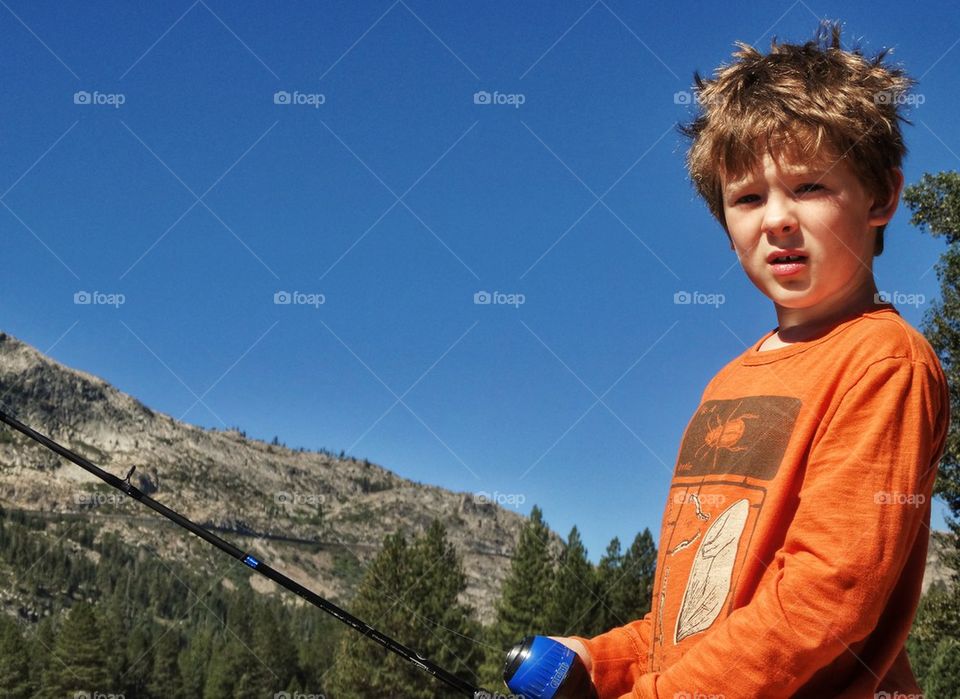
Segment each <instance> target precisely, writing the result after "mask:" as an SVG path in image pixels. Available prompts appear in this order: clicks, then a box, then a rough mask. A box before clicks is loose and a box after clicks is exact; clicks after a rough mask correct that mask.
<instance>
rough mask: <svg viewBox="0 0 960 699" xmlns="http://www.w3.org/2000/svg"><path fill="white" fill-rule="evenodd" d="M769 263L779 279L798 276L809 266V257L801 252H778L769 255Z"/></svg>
mask: <svg viewBox="0 0 960 699" xmlns="http://www.w3.org/2000/svg"><path fill="white" fill-rule="evenodd" d="M767 262H768V263H769V264H770V266H771V267H772V268H773V273H774V274H775V275H777V276H778V277H782V276H788V275H792V274H797V273H799V272H801V271H803V269H805V268H806V266H807V255H806V253H804V252H803V251H801V250H776V251H774V252H771V253H770V254H769V255H767Z"/></svg>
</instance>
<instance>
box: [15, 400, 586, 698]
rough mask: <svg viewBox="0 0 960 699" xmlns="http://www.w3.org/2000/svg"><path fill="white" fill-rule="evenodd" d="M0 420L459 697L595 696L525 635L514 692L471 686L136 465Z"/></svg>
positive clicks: (571, 660) (548, 645) (570, 661)
mask: <svg viewBox="0 0 960 699" xmlns="http://www.w3.org/2000/svg"><path fill="white" fill-rule="evenodd" d="M0 422H4V423H6V424H7V425H9V426H10V427H12V428H14V429H15V430H17V431H19V432H22V433H23V434H25V435H26V436H27V437H29V438H30V439H32V440H34V441H36V442H39V443H40V444H42V445H43V446H45V447H46V448H47V449H50V450H51V451H53V452H55V453H57V454H59V455H60V456H62V457H64V458H65V459H69V460H70V461H72V462H73V463H75V464H76V465H77V466H79V467H80V468H82V469H84V470H85V471H88V472H89V473H92V474H93V475H94V476H96V477H97V478H99V479H100V480H102V481H103V482H105V483H106V484H107V485H110V486H113V487H114V488H116V489H117V490H119V491H120V492H122V493H124V494H125V495H127V496H129V497H131V498H133V499H134V500H136V501H137V502H139V503H141V504H143V505H146V506H147V507H149V508H150V509H151V510H153V511H154V512H156V513H158V514H160V515H162V516H164V517H166V518H167V519H169V520H170V521H171V522H173V523H174V524H177V525H179V526H181V527H183V528H184V529H186V530H187V531H189V532H190V533H192V534H195V535H197V536H199V537H200V538H201V539H203V540H204V541H206V542H207V543H210V544H213V545H214V546H216V547H217V548H218V549H220V550H221V551H223V552H224V553H227V554H229V555H231V556H233V557H234V558H236V559H237V560H238V561H240V562H242V563H243V564H244V565H246V566H248V567H250V568H252V569H253V570H255V571H257V572H258V573H260V574H261V575H263V576H264V577H265V578H267V579H269V580H272V581H273V582H275V583H277V584H278V585H280V586H281V587H283V588H285V589H287V590H289V591H290V592H292V593H294V594H295V595H298V596H299V597H302V598H303V599H305V600H306V601H307V602H309V603H310V604H312V605H314V606H315V607H319V608H320V609H322V610H323V611H325V612H326V613H327V614H330V615H331V616H333V617H335V618H337V619H339V620H340V621H342V622H343V623H344V624H346V625H347V626H350V627H351V628H353V629H355V630H356V631H359V632H360V633H362V634H363V635H364V636H366V637H367V638H370V639H372V640H374V641H376V642H377V643H379V644H380V645H381V646H383V647H384V648H386V649H387V650H389V651H391V652H392V653H396V654H397V655H399V656H400V657H401V658H403V659H404V660H406V661H408V662H410V663H412V664H414V665H416V666H417V667H419V668H420V669H421V670H423V671H424V672H426V673H428V674H430V675H433V677H435V678H436V679H438V680H440V681H441V682H443V683H444V684H446V685H447V686H449V687H451V688H452V689H454V690H456V691H457V692H459V693H460V695H461V696H466V697H472V698H473V699H595V698H596V696H597V694H596V690H595V688H594V686H593V684H592V682H591V679H590V673H589V672H588V671H587V670H586V667H585V666H584V664H583V661H582V660H581V659H580V657H579V656H578V655H577V654H576V653H575V652H573V651H572V650H570V649H569V648H567V647H566V646H564V645H563V644H561V643H559V642H557V641H555V640H553V639H552V638H549V637H547V636H527V637H526V638H524V639H523V640H522V641H520V642H519V643H517V644H516V645H515V646H514V647H513V648H512V649H511V650H510V652H509V653H508V654H507V657H506V662H505V663H504V668H503V680H504V683H505V684H506V685H507V686H508V687H509V688H510V690H511V692H513V694H509V695H505V694H501V693H499V692H490V691H488V690H486V689H483V688H481V687H476V686H474V685H472V684H470V683H469V682H467V681H466V680H464V679H462V678H460V677H457V676H456V675H454V674H453V673H451V672H448V671H447V670H444V669H443V668H442V667H440V666H439V665H437V664H435V663H433V662H431V661H429V660H427V659H426V658H424V657H423V656H422V655H420V654H419V653H417V652H416V651H415V650H412V649H410V648H407V647H406V646H405V645H403V644H402V643H400V642H399V641H395V640H394V639H392V638H390V637H389V636H387V635H386V634H384V633H381V632H380V631H378V630H377V629H375V628H373V627H372V626H370V624H368V623H366V622H365V621H362V620H360V619H358V618H357V617H355V616H353V615H352V614H350V613H349V612H347V611H346V610H343V609H341V608H340V607H338V606H337V605H335V604H334V603H333V602H330V601H328V600H325V599H324V598H323V597H321V596H320V595H318V594H317V593H316V592H314V591H313V590H310V589H309V588H306V587H304V586H303V585H301V584H300V583H298V582H296V581H295V580H291V579H290V578H288V577H287V576H286V575H284V574H283V573H281V572H280V571H278V570H275V569H273V568H271V567H270V566H268V565H267V564H266V563H264V562H263V561H261V560H260V559H258V558H257V557H255V556H253V555H252V554H249V553H246V552H245V551H241V550H240V549H238V548H237V547H236V546H234V545H233V544H231V543H230V542H228V541H225V540H224V539H221V538H220V537H219V536H217V535H216V534H213V533H211V532H209V531H207V530H206V529H204V528H203V527H201V526H200V525H198V524H196V523H194V522H192V521H191V520H189V519H187V518H186V517H184V516H183V515H181V514H180V513H179V512H176V511H174V510H171V509H170V508H169V507H167V506H166V505H164V504H163V503H161V502H157V501H156V500H154V499H153V498H151V497H150V496H149V495H147V494H145V493H144V492H143V491H141V490H140V489H139V488H137V487H136V486H135V485H133V484H132V483H131V482H130V477H131V476H132V475H133V473H134V471H136V469H137V467H136V466H131V467H130V470H129V471H127V475H126V476H125V477H124V478H117V477H116V476H115V475H113V474H112V473H109V472H108V471H104V470H103V469H102V468H100V467H99V466H97V465H96V464H94V463H93V462H91V461H89V460H87V459H85V458H84V457H82V456H80V455H79V454H77V453H76V452H73V451H70V450H69V449H67V448H66V447H64V446H62V445H61V444H58V443H57V442H55V441H53V440H52V439H50V438H49V437H47V436H46V435H44V434H41V433H39V432H37V431H36V430H34V429H33V428H31V427H28V426H27V425H25V424H23V423H22V422H20V421H19V420H17V419H16V418H14V417H11V416H10V415H7V413H5V412H4V411H2V410H0Z"/></svg>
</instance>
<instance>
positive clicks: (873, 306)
mask: <svg viewBox="0 0 960 699" xmlns="http://www.w3.org/2000/svg"><path fill="white" fill-rule="evenodd" d="M877 301H878V298H877V285H876V283H875V282H874V280H873V275H872V274H871V275H869V276H868V277H867V278H866V279H864V280H863V282H862V283H861V284H860V285H859V286H858V287H857V288H855V289H853V290H852V291H851V292H850V293H849V294H847V295H845V296H843V297H841V298H839V299H835V300H834V302H833V303H831V305H830V306H829V307H824V306H823V305H818V306H815V307H812V308H787V307H785V306H780V305H776V304H774V305H775V307H776V311H777V324H778V326H779V327H778V328H777V332H776V334H774V335H773V336H771V338H770V339H771V340H774V339H775V338H777V339H779V343H777V342H775V343H771V344H781V343H782V344H791V343H794V342H806V341H807V340H812V339H814V338H817V337H820V336H822V335H825V334H826V333H828V332H829V331H830V330H832V329H833V328H834V327H836V326H837V325H838V324H840V323H842V322H843V321H845V320H849V319H850V318H854V317H856V316H858V315H862V314H863V313H867V312H869V311H875V310H877V308H879V307H880V305H882V304H878V302H877ZM765 344H766V343H765ZM764 349H766V347H765V348H764Z"/></svg>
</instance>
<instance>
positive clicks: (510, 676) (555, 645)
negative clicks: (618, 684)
mask: <svg viewBox="0 0 960 699" xmlns="http://www.w3.org/2000/svg"><path fill="white" fill-rule="evenodd" d="M503 681H504V682H506V683H507V687H509V688H510V691H511V692H513V694H514V695H516V696H518V697H524V698H525V699H597V690H596V688H595V687H594V686H593V682H591V681H590V673H589V672H587V668H586V667H585V666H584V664H583V661H582V660H580V656H579V655H577V654H576V653H575V652H573V651H572V650H570V649H569V648H567V647H566V646H565V645H563V644H562V643H560V642H558V641H554V640H553V639H552V638H547V637H546V636H527V637H526V638H525V639H523V640H522V641H520V643H518V644H517V645H515V646H514V647H513V648H511V649H510V652H509V653H507V662H506V664H505V665H504V666H503Z"/></svg>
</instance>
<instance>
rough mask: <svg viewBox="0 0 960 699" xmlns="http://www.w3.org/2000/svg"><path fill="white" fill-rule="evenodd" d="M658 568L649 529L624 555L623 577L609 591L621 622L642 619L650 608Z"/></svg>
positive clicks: (614, 612) (639, 536) (612, 604)
mask: <svg viewBox="0 0 960 699" xmlns="http://www.w3.org/2000/svg"><path fill="white" fill-rule="evenodd" d="M656 569H657V547H656V546H655V545H654V543H653V535H651V534H650V530H649V529H644V530H643V531H642V532H641V533H639V534H637V536H636V537H634V539H633V543H632V544H630V548H628V549H627V552H626V553H625V554H624V556H623V562H622V563H621V566H620V577H619V579H618V580H617V583H616V585H614V587H613V590H612V591H611V594H610V603H611V604H610V607H611V609H612V610H613V616H614V617H615V618H616V619H618V622H617V623H618V625H622V624H626V623H628V622H631V621H634V620H635V619H640V618H641V617H643V615H644V614H646V613H647V612H649V611H650V604H651V602H652V597H653V581H654V576H655V575H656Z"/></svg>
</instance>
